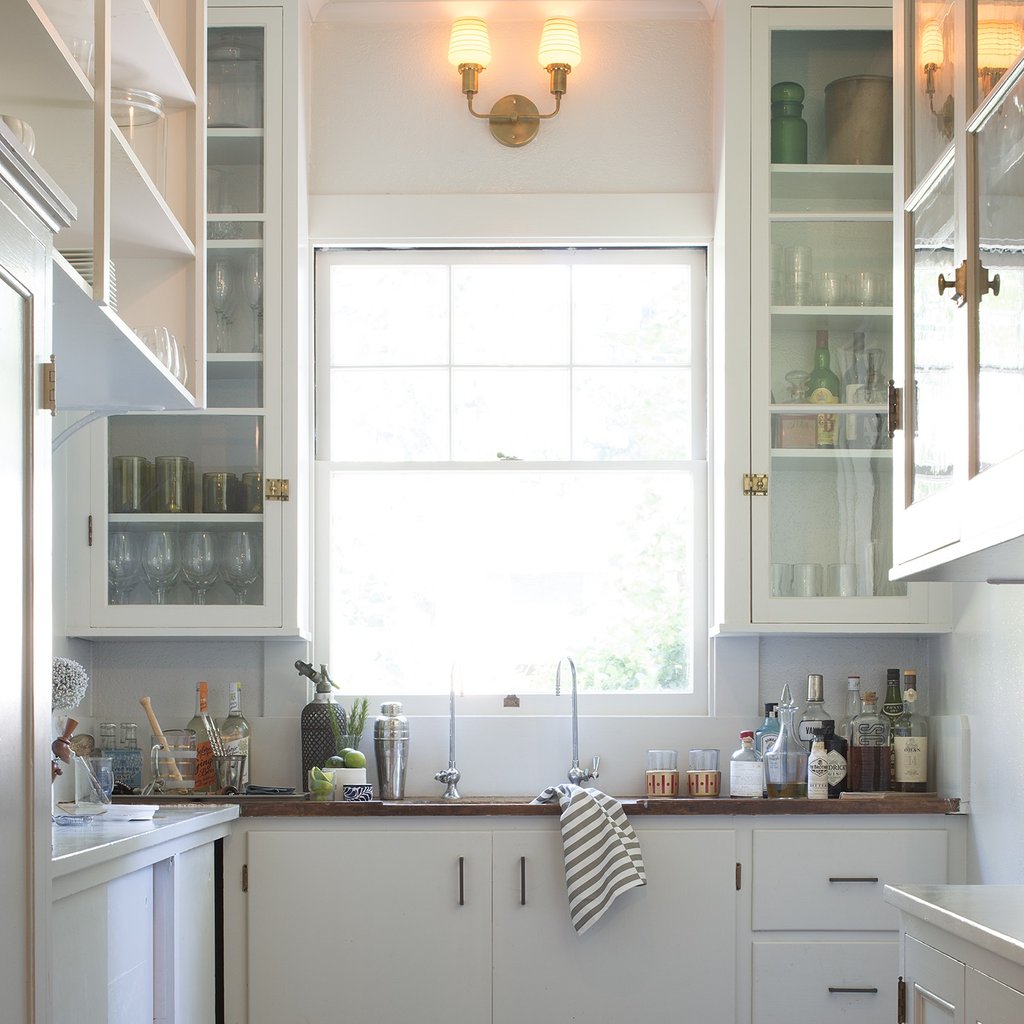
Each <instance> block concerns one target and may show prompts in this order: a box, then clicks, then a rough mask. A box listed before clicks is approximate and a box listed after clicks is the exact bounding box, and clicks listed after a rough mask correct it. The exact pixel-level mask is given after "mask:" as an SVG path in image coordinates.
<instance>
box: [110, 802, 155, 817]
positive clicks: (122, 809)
mask: <svg viewBox="0 0 1024 1024" xmlns="http://www.w3.org/2000/svg"><path fill="white" fill-rule="evenodd" d="M159 806H160V805H159V804H111V805H110V806H109V807H108V808H107V821H150V820H152V818H153V815H154V814H156V812H157V809H158V808H159Z"/></svg>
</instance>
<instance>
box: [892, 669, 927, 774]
mask: <svg viewBox="0 0 1024 1024" xmlns="http://www.w3.org/2000/svg"><path fill="white" fill-rule="evenodd" d="M919 692H920V691H919V690H918V688H917V672H916V671H914V669H909V668H908V669H907V670H906V671H905V672H904V673H903V708H904V710H903V714H902V715H900V717H899V718H898V719H896V725H895V728H894V729H893V738H892V749H893V789H896V790H899V792H901V793H924V792H925V791H926V790H927V789H928V720H927V719H926V718H925V717H924V715H922V714H921V713H920V712H919V711H918V710H917V702H918V697H919Z"/></svg>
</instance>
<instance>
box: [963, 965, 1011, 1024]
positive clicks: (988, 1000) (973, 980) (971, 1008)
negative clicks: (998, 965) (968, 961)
mask: <svg viewBox="0 0 1024 1024" xmlns="http://www.w3.org/2000/svg"><path fill="white" fill-rule="evenodd" d="M964 1000H965V1005H966V1007H967V1020H968V1021H969V1022H970V1024H1015V1022H1018V1021H1022V1020H1024V992H1020V991H1018V990H1017V989H1015V988H1010V987H1009V986H1008V985H1004V984H1003V983H1002V982H1000V981H997V980H996V979H995V978H990V977H988V975H986V974H982V973H981V971H976V970H975V969H974V968H973V967H968V968H967V990H966V994H965V997H964Z"/></svg>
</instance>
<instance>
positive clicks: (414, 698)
mask: <svg viewBox="0 0 1024 1024" xmlns="http://www.w3.org/2000/svg"><path fill="white" fill-rule="evenodd" d="M499 252H500V253H502V255H503V258H504V259H506V260H508V262H516V253H517V252H519V253H521V254H522V257H523V259H522V262H531V263H535V262H536V261H537V259H538V255H539V253H540V254H543V253H548V254H550V256H551V258H552V262H559V261H561V262H564V258H565V256H567V255H569V254H571V255H572V256H573V257H575V258H579V259H580V260H581V261H583V260H585V259H586V258H587V255H588V254H589V253H591V252H593V253H594V254H595V255H596V254H601V255H600V256H599V257H597V258H602V259H608V258H611V259H615V260H618V261H621V260H623V259H627V260H629V259H634V260H636V261H638V262H641V261H644V260H646V261H649V262H652V263H655V262H668V261H670V260H677V259H678V258H679V255H680V254H688V255H689V256H690V258H691V263H690V266H691V268H692V269H693V271H694V275H693V279H694V281H695V282H696V283H695V287H694V289H693V293H692V306H691V316H692V320H693V323H694V324H695V325H701V326H702V327H703V333H702V334H699V333H698V332H697V331H696V330H695V333H694V343H693V352H692V356H691V364H690V366H691V410H692V416H693V421H694V423H695V424H696V425H697V428H698V429H696V430H695V431H694V438H693V451H692V453H691V459H690V460H689V461H673V462H645V463H635V462H633V463H628V466H629V467H630V468H640V469H677V470H682V471H684V472H688V473H689V475H690V478H691V480H692V486H693V507H694V513H695V514H694V536H693V550H694V552H695V558H694V596H693V601H692V606H693V624H692V628H693V643H692V649H691V665H692V678H693V690H692V692H690V693H672V692H668V691H663V692H653V693H587V692H581V693H580V695H579V701H580V713H581V714H584V715H588V716H609V717H619V716H629V717H635V716H640V717H643V716H650V717H664V716H690V717H698V716H700V717H704V716H707V715H708V714H709V713H710V703H711V699H710V690H711V688H710V665H709V657H708V654H709V642H708V614H707V612H708V605H709V601H710V596H709V595H710V579H709V572H710V564H711V559H710V535H709V517H710V507H709V502H708V473H709V460H708V444H709V438H708V424H709V417H708V408H709V404H710V393H711V383H710V378H709V374H708V367H709V359H710V352H709V348H710V335H711V332H710V324H709V321H708V305H707V299H708V286H709V282H708V275H709V263H710V257H711V252H710V248H709V247H708V246H706V245H700V244H680V245H678V246H672V247H667V246H659V247H657V248H650V249H648V248H645V247H644V246H642V245H632V246H622V247H619V248H609V247H605V248H602V249H587V248H585V247H575V246H560V247H557V248H551V249H545V250H537V249H533V248H530V247H525V248H519V249H511V250H510V249H503V248H502V247H498V246H488V245H480V246H473V247H465V248H459V249H456V248H454V247H450V246H449V247H443V248H442V247H428V248H422V249H412V248H409V247H406V246H401V247H399V246H378V247H367V246H362V247H346V246H338V245H334V246H331V247H324V248H319V249H317V251H316V256H315V272H314V304H313V312H314V339H315V342H314V348H315V355H314V358H315V379H316V382H317V386H316V388H315V394H316V395H317V396H323V400H319V399H318V400H317V401H316V409H315V423H316V445H315V456H314V458H315V463H314V551H315V552H319V551H328V550H329V543H328V531H329V509H328V507H327V505H328V499H327V495H328V494H329V493H330V487H329V482H330V474H331V473H332V472H333V471H335V470H339V469H340V470H350V469H361V470H371V471H372V470H375V469H379V470H387V469H392V470H393V469H396V468H397V469H416V470H429V469H430V468H432V467H433V468H439V469H440V468H445V469H450V468H455V467H457V468H469V469H474V470H493V471H509V464H508V463H500V462H488V463H473V462H469V463H467V462H445V463H428V462H414V463H394V462H389V463H368V462H332V461H331V460H330V458H329V457H327V458H324V457H323V456H324V453H325V449H326V448H327V447H328V446H329V438H330V436H331V434H330V425H331V424H330V401H329V398H328V397H327V396H328V395H329V384H328V383H326V382H328V381H329V380H330V345H329V342H328V341H327V339H328V338H329V335H330V313H329V303H328V302H327V301H321V302H317V301H315V297H316V296H327V295H328V294H329V283H328V277H329V274H330V267H331V266H332V256H335V255H336V256H338V257H340V258H341V259H343V260H344V261H345V262H346V263H352V262H357V261H359V260H360V258H361V257H360V254H363V258H365V260H366V261H367V262H369V261H379V259H380V257H381V255H382V254H383V253H393V254H394V255H395V257H396V259H397V260H409V261H417V262H422V263H430V262H435V263H445V264H446V263H448V262H449V261H450V259H451V257H452V255H453V254H455V253H457V254H458V255H459V256H465V257H469V256H471V255H472V254H479V255H480V256H481V257H486V256H488V255H493V254H494V253H499ZM634 254H635V255H634ZM622 468H623V464H622V463H620V462H597V463H592V462H532V461H523V462H520V463H516V464H514V466H513V470H515V469H522V470H531V471H545V470H566V469H583V470H593V471H595V472H600V471H603V470H604V471H608V470H610V471H613V472H614V471H615V470H616V469H622ZM317 565H318V566H321V565H323V563H322V562H320V560H319V558H318V559H317ZM313 577H314V586H315V592H314V597H315V628H316V632H315V636H316V638H317V649H316V658H317V660H318V661H322V662H325V663H328V664H330V665H331V666H332V672H333V674H334V675H335V676H336V677H337V678H338V679H339V680H341V679H343V678H344V668H343V654H341V653H340V652H339V653H338V654H337V655H336V656H334V657H333V658H332V656H331V651H330V630H329V617H328V601H329V586H328V581H327V573H326V572H314V573H313ZM566 653H567V654H571V653H572V652H566ZM344 690H345V692H356V693H360V694H361V693H363V692H364V691H363V690H361V689H360V687H359V683H358V680H353V679H344ZM366 695H367V696H368V697H369V698H370V705H371V707H373V706H374V705H375V704H376V703H378V702H380V701H383V700H400V701H402V704H403V711H404V713H406V714H410V715H439V716H440V715H443V716H447V714H448V695H447V694H396V693H384V694H375V693H368V694H366ZM517 697H518V699H519V704H518V705H517V707H516V708H515V709H512V710H510V709H507V708H505V706H504V704H503V695H501V694H487V695H480V694H466V695H464V696H463V695H460V696H459V700H458V714H459V716H460V717H463V716H470V717H483V716H494V715H510V714H511V715H516V716H518V717H534V716H554V717H563V716H564V714H565V706H566V701H567V699H568V698H567V688H566V678H565V674H564V673H563V680H562V694H561V696H555V694H554V675H553V672H552V680H551V693H550V694H541V693H520V694H517Z"/></svg>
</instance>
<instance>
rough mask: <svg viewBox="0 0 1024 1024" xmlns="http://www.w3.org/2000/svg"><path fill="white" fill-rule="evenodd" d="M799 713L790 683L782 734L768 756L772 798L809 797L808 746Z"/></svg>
mask: <svg viewBox="0 0 1024 1024" xmlns="http://www.w3.org/2000/svg"><path fill="white" fill-rule="evenodd" d="M798 710H799V709H798V708H797V706H796V704H795V703H794V701H793V695H792V693H791V691H790V689H789V684H788V683H787V684H786V685H785V686H784V687H783V688H782V698H781V700H780V701H779V735H778V737H777V738H776V740H775V742H774V743H773V744H772V745H771V746H770V747H769V748H768V752H767V753H766V754H765V755H764V778H765V787H766V788H767V790H768V798H769V799H772V798H773V797H805V796H807V744H806V743H802V742H801V741H800V738H799V737H798V736H797V733H796V713H797V711H798Z"/></svg>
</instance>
